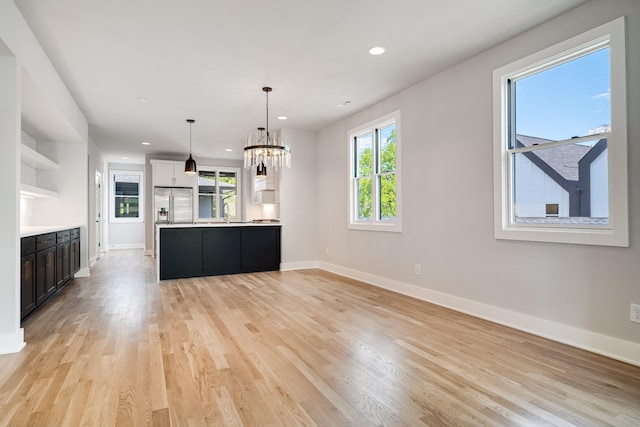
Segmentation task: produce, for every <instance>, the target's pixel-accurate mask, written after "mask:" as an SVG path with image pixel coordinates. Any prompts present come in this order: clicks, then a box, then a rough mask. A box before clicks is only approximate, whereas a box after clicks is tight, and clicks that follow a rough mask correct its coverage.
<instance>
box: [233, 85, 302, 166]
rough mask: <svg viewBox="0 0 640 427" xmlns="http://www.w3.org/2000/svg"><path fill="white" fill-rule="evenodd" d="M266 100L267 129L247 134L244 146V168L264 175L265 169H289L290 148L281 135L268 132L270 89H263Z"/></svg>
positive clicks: (259, 129)
mask: <svg viewBox="0 0 640 427" xmlns="http://www.w3.org/2000/svg"><path fill="white" fill-rule="evenodd" d="M262 91H263V92H265V94H266V98H267V128H266V132H265V129H264V128H258V132H257V133H253V134H249V136H248V137H247V141H246V143H245V145H244V167H245V168H247V169H249V168H252V167H257V168H258V170H261V171H264V174H266V168H267V167H273V168H275V169H280V168H284V167H287V168H290V167H291V147H290V146H289V143H288V141H286V138H284V137H283V136H282V135H280V138H278V135H277V134H276V133H270V132H269V92H271V91H272V89H271V88H270V87H263V88H262Z"/></svg>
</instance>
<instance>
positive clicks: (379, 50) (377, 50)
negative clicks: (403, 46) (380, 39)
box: [369, 46, 384, 55]
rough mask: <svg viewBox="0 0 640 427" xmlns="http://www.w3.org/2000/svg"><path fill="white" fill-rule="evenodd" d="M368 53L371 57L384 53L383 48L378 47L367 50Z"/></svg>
mask: <svg viewBox="0 0 640 427" xmlns="http://www.w3.org/2000/svg"><path fill="white" fill-rule="evenodd" d="M369 53H370V54H371V55H382V54H383V53H384V48H383V47H380V46H375V47H372V48H371V49H369Z"/></svg>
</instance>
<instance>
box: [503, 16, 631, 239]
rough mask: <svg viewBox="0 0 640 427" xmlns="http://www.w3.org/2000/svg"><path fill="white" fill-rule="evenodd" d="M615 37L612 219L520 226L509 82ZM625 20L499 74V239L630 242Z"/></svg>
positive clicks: (611, 45)
mask: <svg viewBox="0 0 640 427" xmlns="http://www.w3.org/2000/svg"><path fill="white" fill-rule="evenodd" d="M606 40H609V52H610V61H611V74H610V77H611V134H610V135H608V144H607V151H608V156H607V157H608V162H609V163H608V183H609V223H608V225H607V226H601V227H582V228H579V227H568V226H567V227H558V226H546V225H544V224H541V225H532V226H527V225H525V226H523V225H522V224H514V223H513V222H512V220H511V212H510V210H511V197H510V195H511V181H510V179H509V178H510V177H509V175H510V174H509V167H510V165H509V162H510V156H509V155H508V150H507V144H506V141H507V138H508V126H507V124H508V123H507V122H508V120H507V118H508V110H507V109H508V103H507V96H508V93H507V90H506V86H507V80H508V79H511V78H514V77H517V76H520V75H525V74H526V73H527V72H530V71H531V70H532V69H533V68H535V67H538V68H539V69H543V68H544V67H545V66H548V65H549V64H550V61H556V62H557V61H561V60H562V59H563V58H566V57H567V55H569V54H579V53H580V52H584V51H585V50H588V49H589V48H590V47H591V46H594V45H602V44H603V43H605V42H606ZM626 99H627V89H626V45H625V18H624V17H620V18H617V19H615V20H613V21H611V22H609V23H606V24H604V25H601V26H599V27H597V28H594V29H592V30H590V31H586V32H584V33H582V34H580V35H577V36H575V37H573V38H571V39H569V40H566V41H563V42H561V43H558V44H556V45H554V46H551V47H548V48H546V49H544V50H541V51H540V52H537V53H534V54H532V55H529V56H527V57H526V58H522V59H520V60H517V61H514V62H512V63H510V64H508V65H505V66H503V67H501V68H498V69H496V70H494V72H493V139H494V143H493V188H494V236H495V238H496V239H507V240H526V241H537V242H555V243H573V244H588V245H603V246H622V247H628V246H629V220H628V215H629V209H628V188H627V186H628V174H627V163H628V160H627V144H628V142H627V110H626Z"/></svg>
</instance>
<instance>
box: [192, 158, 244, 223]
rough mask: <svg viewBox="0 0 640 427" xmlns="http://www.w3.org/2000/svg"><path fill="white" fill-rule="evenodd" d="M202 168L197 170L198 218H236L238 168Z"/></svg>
mask: <svg viewBox="0 0 640 427" xmlns="http://www.w3.org/2000/svg"><path fill="white" fill-rule="evenodd" d="M203 169H204V168H201V170H200V171H199V172H198V219H200V220H222V219H228V220H237V219H238V218H239V212H238V208H239V207H238V187H239V186H238V176H239V175H240V174H239V170H237V169H219V168H215V169H214V168H211V169H210V170H203Z"/></svg>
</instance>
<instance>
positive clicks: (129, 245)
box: [109, 243, 144, 250]
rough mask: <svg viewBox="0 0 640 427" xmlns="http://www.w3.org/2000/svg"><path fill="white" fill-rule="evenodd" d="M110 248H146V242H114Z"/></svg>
mask: <svg viewBox="0 0 640 427" xmlns="http://www.w3.org/2000/svg"><path fill="white" fill-rule="evenodd" d="M109 249H114V250H118V249H144V243H122V244H118V245H116V244H114V245H109Z"/></svg>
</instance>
